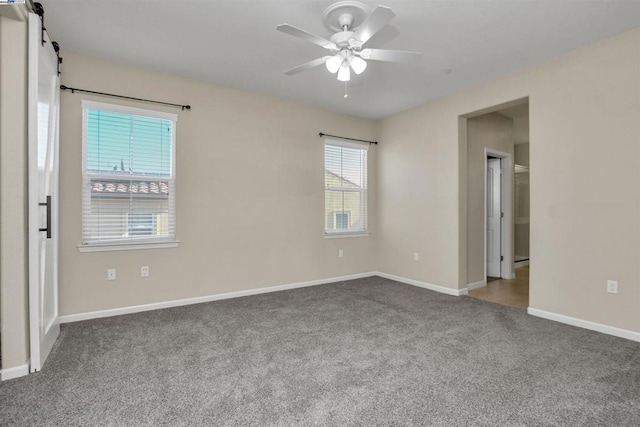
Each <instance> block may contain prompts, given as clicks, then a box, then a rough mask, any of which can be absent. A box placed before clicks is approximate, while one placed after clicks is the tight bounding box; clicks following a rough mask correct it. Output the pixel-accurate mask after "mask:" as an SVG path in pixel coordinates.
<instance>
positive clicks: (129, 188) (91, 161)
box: [82, 101, 177, 246]
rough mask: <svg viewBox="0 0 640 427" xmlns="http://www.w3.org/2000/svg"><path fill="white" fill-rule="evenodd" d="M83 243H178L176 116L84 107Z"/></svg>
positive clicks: (84, 104)
mask: <svg viewBox="0 0 640 427" xmlns="http://www.w3.org/2000/svg"><path fill="white" fill-rule="evenodd" d="M82 112H83V156H82V158H83V167H82V173H83V177H82V243H83V245H89V246H90V245H126V244H134V243H137V244H143V243H163V242H164V243H166V242H173V241H175V222H176V220H175V211H176V210H175V134H176V129H175V127H176V121H177V116H176V115H175V114H168V113H161V112H157V111H149V110H142V109H138V108H128V107H122V106H117V105H111V104H102V103H97V102H89V101H83V102H82Z"/></svg>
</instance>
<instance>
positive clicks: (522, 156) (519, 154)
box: [513, 120, 529, 166]
mask: <svg viewBox="0 0 640 427" xmlns="http://www.w3.org/2000/svg"><path fill="white" fill-rule="evenodd" d="M513 124H514V130H515V124H516V121H515V120H514V121H513ZM513 149H514V159H515V160H514V161H515V163H516V165H521V166H529V144H528V143H526V144H517V145H516V146H515V147H514V148H513Z"/></svg>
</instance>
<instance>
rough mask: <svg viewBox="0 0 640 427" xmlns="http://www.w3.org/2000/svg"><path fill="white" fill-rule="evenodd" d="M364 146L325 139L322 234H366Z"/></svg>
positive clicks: (365, 159) (365, 164)
mask: <svg viewBox="0 0 640 427" xmlns="http://www.w3.org/2000/svg"><path fill="white" fill-rule="evenodd" d="M368 148H369V146H368V145H360V144H352V143H347V142H342V141H336V140H331V139H325V145H324V188H325V191H324V195H325V196H324V206H325V209H324V210H325V234H326V235H341V234H342V235H344V234H363V233H367V149H368Z"/></svg>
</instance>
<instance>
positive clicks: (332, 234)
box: [322, 138, 369, 239]
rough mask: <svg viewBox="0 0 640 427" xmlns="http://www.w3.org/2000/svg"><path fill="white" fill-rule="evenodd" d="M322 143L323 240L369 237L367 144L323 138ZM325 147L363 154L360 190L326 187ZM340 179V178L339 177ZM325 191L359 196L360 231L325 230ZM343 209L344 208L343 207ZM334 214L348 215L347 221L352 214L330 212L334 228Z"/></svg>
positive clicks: (342, 211) (340, 210)
mask: <svg viewBox="0 0 640 427" xmlns="http://www.w3.org/2000/svg"><path fill="white" fill-rule="evenodd" d="M323 140H324V143H323V146H322V151H323V169H324V171H325V172H324V175H325V178H324V179H325V182H324V197H325V202H324V211H325V215H324V216H325V218H324V224H325V225H324V238H325V239H331V238H341V237H366V236H369V218H368V216H369V209H368V188H369V184H368V181H369V165H368V163H369V154H368V152H369V144H365V143H354V142H347V141H342V140H339V139H334V138H323ZM327 145H331V146H334V147H340V148H351V149H357V150H361V151H363V152H364V161H363V163H362V168H363V170H362V171H361V173H362V179H363V182H362V187H360V188H357V187H356V188H354V187H336V186H327V183H326V171H327V157H326V146H327ZM329 172H330V173H332V172H331V171H329ZM341 178H342V177H341ZM327 191H341V192H353V193H359V194H360V218H359V222H360V223H361V224H364V226H363V227H362V229H356V230H349V229H347V230H344V229H327V228H326V225H327V218H326V212H327V201H326V192H327ZM343 208H344V206H343ZM336 212H341V213H348V215H349V221H351V219H352V213H351V212H350V211H349V210H345V209H337V210H332V211H331V215H332V216H333V220H334V226H335V224H336V222H335V221H336V215H335V213H336Z"/></svg>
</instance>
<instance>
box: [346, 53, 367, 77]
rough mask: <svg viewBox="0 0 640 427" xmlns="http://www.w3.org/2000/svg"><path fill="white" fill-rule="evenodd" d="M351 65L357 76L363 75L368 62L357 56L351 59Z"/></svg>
mask: <svg viewBox="0 0 640 427" xmlns="http://www.w3.org/2000/svg"><path fill="white" fill-rule="evenodd" d="M349 64H350V65H351V68H352V69H353V72H354V73H356V74H362V72H363V71H364V70H365V69H366V68H367V61H365V60H363V59H362V58H359V57H357V56H354V57H353V58H351V62H350V63H349Z"/></svg>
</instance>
